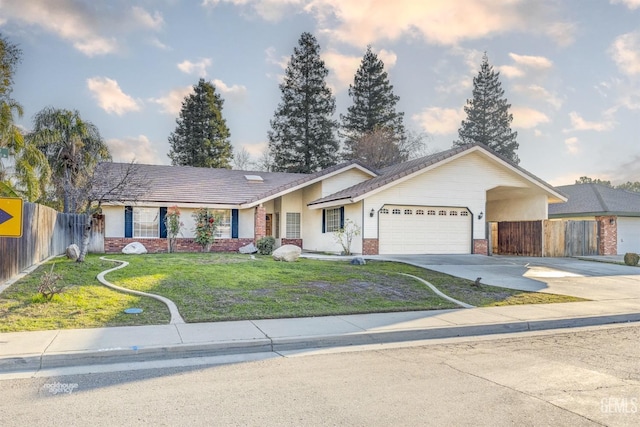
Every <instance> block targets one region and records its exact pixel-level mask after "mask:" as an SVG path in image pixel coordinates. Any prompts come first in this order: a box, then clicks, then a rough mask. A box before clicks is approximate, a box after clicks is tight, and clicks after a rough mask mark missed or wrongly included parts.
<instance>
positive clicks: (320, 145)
mask: <svg viewBox="0 0 640 427" xmlns="http://www.w3.org/2000/svg"><path fill="white" fill-rule="evenodd" d="M327 74H329V71H328V70H327V68H326V67H325V65H324V61H322V60H321V59H320V46H319V45H318V42H317V40H316V38H315V37H314V36H313V35H312V34H310V33H306V32H305V33H302V35H301V36H300V40H299V41H298V46H297V47H295V48H294V50H293V55H291V59H290V60H289V63H288V65H287V68H286V70H285V77H284V81H283V82H282V83H281V84H280V91H281V92H282V101H281V102H280V104H278V108H277V109H276V111H275V113H274V117H273V119H272V120H271V130H270V131H269V132H268V137H269V151H270V153H271V155H272V157H273V162H274V164H273V170H274V171H278V172H297V173H311V172H315V171H318V170H320V169H324V168H326V167H329V166H333V165H335V164H336V163H337V160H338V154H337V153H338V140H337V139H336V129H337V126H338V124H337V122H336V121H335V120H333V118H332V116H333V114H334V112H335V109H336V103H335V98H334V97H333V95H332V94H331V90H330V89H329V88H328V87H327V84H326V82H325V78H326V77H327Z"/></svg>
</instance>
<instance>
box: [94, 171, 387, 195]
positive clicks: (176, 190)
mask: <svg viewBox="0 0 640 427" xmlns="http://www.w3.org/2000/svg"><path fill="white" fill-rule="evenodd" d="M353 166H359V167H361V168H364V169H365V170H367V171H369V172H370V173H371V174H372V175H375V172H374V171H372V170H371V169H369V168H367V167H366V166H365V165H363V164H362V163H360V162H357V161H352V162H347V163H343V164H340V165H336V166H332V167H330V168H327V169H324V170H322V171H319V172H316V173H312V174H300V173H285V172H255V171H241V170H230V169H213V168H197V167H191V166H166V165H143V164H134V165H133V166H132V170H134V171H135V173H134V174H135V178H136V179H137V180H139V181H141V182H146V183H147V185H146V186H145V187H146V190H145V191H144V192H143V194H140V195H139V196H138V197H135V200H137V201H144V202H168V203H203V204H221V205H241V204H247V203H252V202H256V201H259V200H262V199H265V198H268V197H269V196H272V195H275V194H278V193H281V192H284V191H287V190H288V189H291V188H295V187H297V186H299V185H303V184H305V183H307V182H311V181H313V180H315V179H320V178H322V177H323V176H325V175H329V174H331V173H333V172H336V171H339V170H341V169H343V168H348V167H353ZM129 167H130V164H129V163H111V162H105V163H100V164H99V165H98V167H97V169H96V173H95V175H94V176H95V177H96V178H97V180H96V185H95V192H96V193H100V192H104V191H105V189H106V188H108V186H109V185H110V184H111V183H113V182H117V181H119V180H121V177H122V175H123V174H124V173H125V171H127V169H128V168H129ZM245 175H258V176H260V177H262V179H263V181H261V182H250V181H249V180H247V179H246V178H245ZM126 200H129V199H128V198H127V196H126V195H124V196H123V195H119V194H115V195H113V196H112V197H106V198H105V199H104V201H105V202H108V201H126Z"/></svg>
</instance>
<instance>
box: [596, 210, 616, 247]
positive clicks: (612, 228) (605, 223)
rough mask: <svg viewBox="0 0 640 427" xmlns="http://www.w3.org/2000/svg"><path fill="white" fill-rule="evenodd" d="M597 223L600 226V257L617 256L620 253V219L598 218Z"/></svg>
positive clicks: (613, 217) (612, 217)
mask: <svg viewBox="0 0 640 427" xmlns="http://www.w3.org/2000/svg"><path fill="white" fill-rule="evenodd" d="M596 221H598V223H599V224H600V236H598V237H599V238H600V243H599V246H600V247H599V248H598V249H599V252H600V255H616V254H617V253H618V218H617V217H615V216H597V217H596ZM612 222H613V224H612Z"/></svg>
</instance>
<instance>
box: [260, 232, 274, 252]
mask: <svg viewBox="0 0 640 427" xmlns="http://www.w3.org/2000/svg"><path fill="white" fill-rule="evenodd" d="M256 246H257V247H258V252H260V255H271V254H272V253H273V248H274V247H275V246H276V239H274V238H273V237H271V236H266V237H263V238H261V239H259V240H258V241H257V242H256Z"/></svg>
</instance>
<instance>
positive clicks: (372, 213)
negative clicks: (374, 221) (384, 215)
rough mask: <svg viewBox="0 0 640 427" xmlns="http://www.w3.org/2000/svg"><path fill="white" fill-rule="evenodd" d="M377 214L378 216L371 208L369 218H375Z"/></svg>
mask: <svg viewBox="0 0 640 427" xmlns="http://www.w3.org/2000/svg"><path fill="white" fill-rule="evenodd" d="M375 214H376V211H375V210H374V209H373V208H371V212H369V216H370V217H371V218H373V216H374V215H375Z"/></svg>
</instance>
